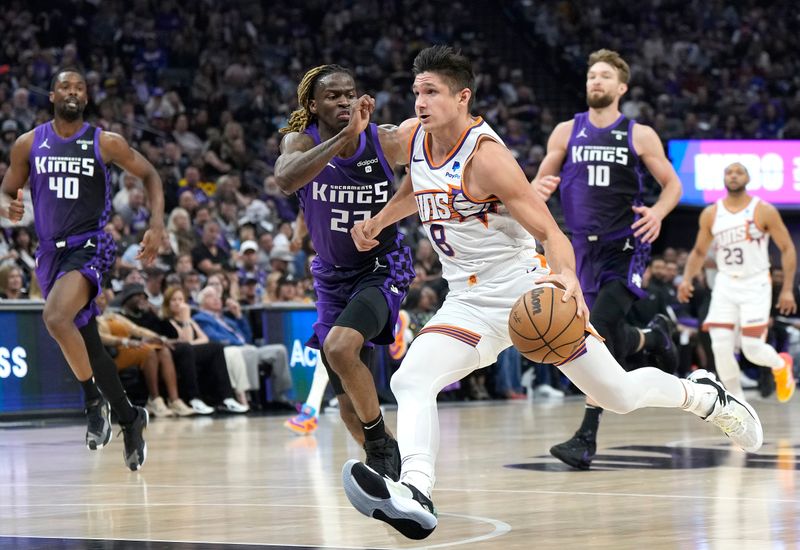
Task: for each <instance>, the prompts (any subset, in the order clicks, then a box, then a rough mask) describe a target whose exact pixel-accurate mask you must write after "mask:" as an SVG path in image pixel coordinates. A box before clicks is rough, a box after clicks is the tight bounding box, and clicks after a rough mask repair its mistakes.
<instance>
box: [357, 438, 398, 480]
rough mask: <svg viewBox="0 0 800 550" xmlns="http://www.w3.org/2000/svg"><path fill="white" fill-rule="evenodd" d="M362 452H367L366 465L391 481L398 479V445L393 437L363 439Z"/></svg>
mask: <svg viewBox="0 0 800 550" xmlns="http://www.w3.org/2000/svg"><path fill="white" fill-rule="evenodd" d="M364 452H365V453H367V460H366V464H367V466H369V467H370V468H372V469H373V470H374V471H376V472H378V474H379V475H382V476H386V477H388V478H389V479H391V480H393V481H397V480H398V479H400V447H399V446H398V445H397V441H396V440H395V439H393V438H391V437H384V438H382V439H378V440H375V441H365V442H364Z"/></svg>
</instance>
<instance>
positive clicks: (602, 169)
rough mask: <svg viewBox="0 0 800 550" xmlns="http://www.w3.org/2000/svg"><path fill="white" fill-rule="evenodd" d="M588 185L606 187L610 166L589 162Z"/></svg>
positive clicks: (609, 179) (609, 180) (609, 178)
mask: <svg viewBox="0 0 800 550" xmlns="http://www.w3.org/2000/svg"><path fill="white" fill-rule="evenodd" d="M586 168H587V169H588V170H589V185H590V186H596V187H608V184H609V183H610V182H611V167H610V166H606V165H604V164H600V165H594V164H589V165H588V166H587V167H586Z"/></svg>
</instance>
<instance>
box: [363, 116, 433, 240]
mask: <svg viewBox="0 0 800 550" xmlns="http://www.w3.org/2000/svg"><path fill="white" fill-rule="evenodd" d="M418 126H419V120H417V119H416V118H409V119H407V120H405V121H403V123H402V124H400V126H393V125H382V126H380V128H378V139H379V140H380V142H381V149H382V150H383V153H384V155H386V160H387V161H388V162H389V164H391V165H392V166H395V165H400V166H403V165H407V164H408V156H409V154H410V151H409V147H410V145H411V138H412V137H413V135H414V132H415V131H416V130H417V127H418ZM416 211H417V201H416V199H415V198H414V187H413V185H412V184H411V176H409V175H408V174H406V175H405V176H403V180H402V181H401V182H400V186H399V187H398V188H397V191H395V194H394V196H393V197H392V198H391V199H390V200H389V202H387V203H386V206H384V207H383V209H382V210H381V211H380V212H378V214H376V215H375V217H373V218H370V219H368V220H366V221H364V222H358V223H356V224H355V225H354V226H353V228H352V229H351V230H350V234H351V235H352V237H353V242H354V243H355V245H356V248H357V249H358V250H359V251H360V252H366V251H367V250H371V249H373V248H375V247H376V246H378V241H377V240H375V237H377V236H378V235H380V233H381V231H383V230H384V228H386V227H388V226H389V225H391V224H393V223H397V222H399V221H400V220H402V219H404V218H407V217H408V216H410V215H412V214H413V213H414V212H416Z"/></svg>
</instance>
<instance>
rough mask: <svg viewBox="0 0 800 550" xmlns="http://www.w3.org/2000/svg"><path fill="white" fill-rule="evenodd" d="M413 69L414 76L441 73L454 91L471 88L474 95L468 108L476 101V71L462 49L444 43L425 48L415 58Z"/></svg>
mask: <svg viewBox="0 0 800 550" xmlns="http://www.w3.org/2000/svg"><path fill="white" fill-rule="evenodd" d="M413 71H414V76H417V75H418V74H420V73H427V72H430V73H436V74H439V75H441V76H442V77H443V78H444V79H445V81H446V82H447V85H448V87H449V88H450V91H452V92H458V91H460V90H463V89H464V88H469V91H470V92H472V95H471V96H470V98H469V105H468V108H470V109H471V108H472V104H473V103H475V73H474V72H473V71H472V62H471V61H470V60H469V59H467V58H466V57H465V56H464V55H462V54H461V52H460V51H456V50H454V49H453V48H451V47H450V46H443V45H438V46H430V47H429V48H425V49H424V50H422V51H421V52H419V53H418V54H417V57H415V58H414V65H413Z"/></svg>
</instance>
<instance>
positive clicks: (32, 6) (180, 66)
mask: <svg viewBox="0 0 800 550" xmlns="http://www.w3.org/2000/svg"><path fill="white" fill-rule="evenodd" d="M301 4H302V7H301V6H300V5H298V4H297V3H291V2H271V3H269V4H264V3H260V2H248V1H245V0H227V1H222V2H217V1H211V0H200V1H194V2H190V1H183V0H160V1H159V2H154V1H151V0H102V1H100V0H64V1H61V2H58V3H53V2H46V1H42V0H27V1H24V2H23V1H10V2H6V3H5V9H4V11H3V12H2V13H0V35H2V36H3V44H2V47H0V176H2V174H3V173H4V172H5V170H6V169H7V166H8V153H9V150H10V147H11V145H12V144H13V143H14V140H15V139H16V138H17V137H18V136H19V135H20V134H22V133H24V132H27V131H28V130H30V129H32V128H33V127H34V126H36V125H37V124H41V123H42V122H45V121H46V120H48V119H50V118H51V113H52V111H51V108H50V104H49V101H48V91H49V87H50V79H51V77H52V75H53V73H54V72H55V71H56V70H57V69H58V68H61V67H78V68H80V69H81V70H82V71H83V72H84V74H85V76H86V80H87V84H88V86H89V96H90V104H89V107H88V110H87V118H88V119H89V120H90V121H91V122H92V123H93V124H96V125H98V126H100V127H102V128H103V129H105V130H109V131H113V132H118V133H120V134H122V135H123V136H124V137H125V138H126V139H127V140H128V141H129V142H130V143H131V145H133V146H134V147H135V148H136V149H138V150H139V151H140V152H141V153H142V154H143V155H145V156H146V157H147V158H148V159H149V160H150V162H152V163H153V165H154V166H155V167H156V168H157V170H158V172H159V174H160V175H161V178H162V180H163V182H164V188H165V195H166V205H167V213H168V219H167V220H166V221H167V228H168V238H167V239H165V241H164V242H163V243H162V248H161V250H160V256H159V259H158V261H157V263H156V265H155V266H153V267H149V268H147V269H142V266H141V265H139V264H138V262H137V260H136V259H135V257H136V253H137V251H138V243H139V240H140V238H141V235H142V232H143V231H144V229H145V228H146V227H147V224H148V221H149V217H150V212H149V210H148V201H147V197H146V194H145V193H144V191H143V189H142V183H141V182H140V181H138V180H137V179H136V178H135V177H133V176H131V175H129V174H125V173H123V172H121V171H119V170H117V169H113V170H112V178H113V183H114V186H115V189H116V193H115V195H114V198H113V205H114V210H115V214H114V216H113V218H112V219H111V222H110V224H109V226H108V228H107V230H108V231H110V232H111V233H112V234H113V235H114V238H115V240H116V241H117V244H118V261H117V264H116V268H115V270H114V272H113V274H112V278H111V281H110V289H111V291H112V292H111V294H110V295H109V296H108V299H109V300H110V302H111V304H112V305H114V306H121V305H122V304H121V302H120V301H121V299H122V297H123V296H124V295H125V294H124V290H125V289H126V288H128V289H130V286H131V285H141V287H142V289H143V291H144V295H146V297H147V299H148V302H149V304H150V306H151V307H152V308H153V310H154V311H157V310H159V308H162V306H163V304H164V292H165V290H166V289H168V288H172V287H177V288H180V289H181V290H182V294H183V296H184V298H185V300H186V302H187V303H188V304H190V306H192V307H194V308H198V307H199V306H200V305H201V304H200V300H199V299H200V293H201V292H202V290H203V288H204V287H206V286H207V285H219V288H222V289H223V295H222V296H223V300H222V303H221V307H222V309H223V310H224V311H226V312H228V313H236V311H235V310H236V308H237V307H239V308H241V307H244V308H245V309H247V307H249V306H259V305H263V304H272V303H279V302H280V303H283V302H304V303H313V301H314V294H313V286H312V282H311V280H310V275H309V271H308V268H307V266H308V264H309V261H310V259H311V257H312V256H313V254H314V252H313V249H312V248H311V246H310V244H309V242H308V240H307V239H302V238H300V236H298V235H297V232H296V223H295V220H296V217H297V213H298V205H297V200H296V199H295V197H293V196H292V197H286V196H284V195H283V194H282V193H281V192H280V190H279V189H278V187H277V185H276V184H275V181H274V177H273V175H272V174H273V167H274V164H275V161H276V159H277V157H278V156H279V154H280V136H279V134H278V129H279V128H280V127H282V126H284V125H285V123H286V121H287V117H288V115H289V114H290V113H291V112H292V110H294V109H295V108H296V107H297V101H296V87H297V84H298V83H299V80H300V78H301V77H302V75H303V74H304V73H305V72H306V71H307V70H308V69H309V68H311V67H314V66H317V65H320V64H325V63H337V64H340V65H344V66H346V67H349V68H351V69H352V70H353V73H354V75H355V78H356V82H357V85H358V86H359V92H363V93H369V94H371V95H373V96H374V97H375V98H376V111H375V114H374V116H373V120H374V121H376V122H378V123H399V122H401V121H402V120H404V119H405V118H408V117H410V116H413V96H412V95H411V93H410V85H411V76H410V65H411V60H412V59H413V57H414V55H415V54H416V53H417V52H418V51H419V50H420V49H422V48H423V47H425V46H428V45H430V44H432V43H448V44H451V45H453V46H455V47H457V48H460V49H461V50H462V51H463V52H464V53H465V54H466V55H467V56H469V57H470V58H471V59H472V60H473V62H474V65H475V67H474V68H475V71H476V75H477V83H476V96H477V97H476V104H475V108H474V111H475V112H476V113H478V114H481V115H482V116H484V117H485V118H486V119H487V120H488V121H489V123H490V124H491V125H492V126H493V127H494V128H495V129H496V130H497V131H498V133H499V134H500V136H501V137H502V138H503V139H504V141H505V143H506V144H507V145H508V146H509V148H510V149H511V150H512V151H513V153H514V155H515V157H516V159H517V161H518V162H519V164H520V166H521V167H522V168H523V170H524V171H525V172H526V174H527V175H528V176H529V177H530V178H532V177H533V176H534V175H535V173H536V171H537V169H538V166H539V163H540V162H541V160H542V158H543V156H544V152H545V145H546V139H547V136H548V135H549V134H550V132H551V131H552V129H553V128H554V126H555V124H557V123H558V122H559V121H561V120H564V119H567V118H570V117H571V116H572V114H573V113H574V112H577V111H580V110H584V109H585V103H584V93H583V90H584V83H583V79H584V75H585V69H586V67H585V62H586V58H587V56H588V54H589V52H590V51H592V50H594V49H597V48H599V47H608V48H611V49H615V50H617V51H619V52H620V53H621V54H622V55H623V57H625V58H626V59H627V61H628V62H629V63H630V65H631V72H632V79H631V83H630V91H629V92H628V94H627V95H626V96H625V98H624V101H623V104H622V110H623V112H624V113H625V114H626V115H628V116H630V117H632V118H636V119H637V120H638V121H640V122H643V123H645V124H649V125H652V126H653V127H654V128H655V129H656V131H657V132H658V133H659V135H660V137H661V138H662V140H664V141H665V142H666V140H668V139H672V138H677V137H681V138H755V139H772V138H786V139H789V138H798V137H800V70H799V69H800V67H798V64H800V60H799V59H798V57H797V56H796V51H797V49H798V46H800V44H798V42H800V38H798V37H800V32H798V30H800V29H798V27H800V21H799V20H798V16H797V10H796V9H794V8H793V5H792V3H791V2H777V3H775V5H772V6H770V7H769V8H766V7H764V6H763V4H762V3H760V2H756V1H752V0H743V1H742V2H737V3H735V4H731V3H727V2H722V1H721V0H711V1H700V0H690V1H688V2H687V1H681V2H678V1H675V0H644V1H642V2H637V3H630V2H621V1H619V0H609V1H608V2H603V3H598V4H595V5H592V6H588V7H581V8H579V7H578V4H577V3H572V2H566V1H557V2H535V1H533V0H513V1H503V2H489V1H483V0H480V1H475V2H458V1H456V2H452V1H448V2H443V1H439V0H428V1H425V2H422V1H415V0H395V1H380V0H307V1H304V2H302V3H301ZM65 22H69V23H68V24H67V23H65ZM608 29H613V31H614V32H613V33H608V32H607V31H608ZM649 189H650V193H651V197H650V198H651V199H652V193H653V192H654V191H655V186H654V185H651V186H650V187H649ZM28 200H29V197H28ZM551 207H552V209H553V211H554V213H555V214H556V217H557V219H559V218H558V212H559V204H558V197H557V196H555V197H554V198H553V199H551ZM30 210H31V209H30V208H28V212H29V213H28V216H30ZM665 223H668V221H667V222H665ZM791 223H792V222H791V220H790V225H791ZM795 223H796V222H795ZM690 229H691V228H690ZM403 231H404V232H405V234H406V238H407V241H408V243H409V244H410V245H411V246H412V247H413V248H414V250H415V258H416V265H415V267H416V271H417V278H416V280H415V282H414V286H413V288H412V291H411V293H410V295H409V297H408V299H407V302H406V310H407V312H408V313H409V317H408V319H409V323H408V326H407V327H403V328H404V329H406V330H407V331H408V332H407V333H406V336H408V337H412V336H413V333H414V332H415V331H416V330H419V328H421V326H422V324H424V322H425V321H426V320H427V318H429V317H430V316H431V315H432V314H433V312H435V311H436V309H437V307H438V306H439V305H440V304H441V301H442V300H443V298H444V296H445V295H446V292H447V285H446V283H445V282H444V281H443V280H442V278H441V265H440V264H439V262H438V260H437V257H436V254H435V252H434V250H433V248H432V247H431V245H430V243H429V242H428V241H427V240H426V239H425V238H424V237H423V234H422V233H421V231H419V228H418V224H417V222H416V219H410V220H407V221H406V222H404V223H403ZM686 235H689V233H686ZM691 245H692V242H691V240H690V238H689V237H686V238H684V239H683V240H681V241H676V242H663V240H662V242H660V243H659V244H658V245H657V247H656V250H657V252H658V253H659V254H658V256H657V257H655V258H654V259H653V262H652V265H651V267H650V269H649V270H648V278H647V281H648V285H647V286H648V291H649V292H650V293H651V295H652V296H654V298H653V299H652V300H649V301H643V304H642V305H641V306H640V308H639V309H642V310H645V311H638V312H637V311H634V313H633V315H634V316H636V315H641V318H642V319H645V316H646V315H647V314H648V313H649V311H647V308H656V309H658V310H660V309H662V308H666V307H667V306H671V307H672V308H673V309H674V310H675V312H676V315H677V317H678V318H679V319H680V322H681V336H680V339H681V340H680V343H681V344H682V346H683V347H682V349H683V356H682V359H681V365H680V367H679V369H680V370H681V371H682V372H681V373H680V374H685V373H686V372H687V371H688V370H690V369H691V368H693V367H695V366H702V367H706V368H708V367H713V358H711V354H710V348H709V346H708V342H707V338H705V337H704V335H703V334H702V333H698V331H697V327H698V326H699V324H700V322H701V321H702V318H703V316H704V308H707V300H708V296H707V294H708V293H707V292H705V293H704V292H698V294H697V296H696V298H695V300H694V301H693V303H692V304H690V305H689V306H682V305H678V304H677V301H676V299H675V286H676V285H677V284H678V283H679V282H680V277H679V273H681V272H682V270H683V265H684V263H685V260H686V256H687V249H688V248H690V247H691ZM35 247H36V235H35V231H34V229H33V225H32V223H31V219H30V217H28V218H26V220H25V223H24V224H23V226H21V227H14V228H12V227H10V226H9V225H8V224H6V225H4V229H3V231H0V265H2V267H0V293H2V296H4V297H5V298H6V299H28V298H33V299H36V298H39V297H40V293H39V291H38V288H37V284H36V281H35V278H34V276H33V265H34V260H33V252H34V250H35ZM713 274H714V269H713V265H710V264H709V266H708V271H707V274H706V275H707V276H706V277H704V282H705V283H706V284H705V288H706V290H707V289H708V288H709V287H710V286H711V284H713ZM780 276H781V274H779V273H775V274H774V280H778V279H779V277H780ZM790 276H793V274H790ZM128 297H129V298H130V296H128ZM115 300H116V302H115ZM654 303H655V305H654ZM176 311H177V310H176ZM636 320H637V319H634V321H636ZM644 322H645V323H646V320H645V321H644ZM795 328H796V327H793V326H792V323H791V322H782V321H779V322H778V323H776V325H775V327H774V329H773V334H772V338H773V339H778V340H779V341H780V345H782V346H783V347H784V348H788V347H790V346H792V345H793V343H794V344H795V345H796V346H797V345H798V344H797V342H796V340H797V334H796V332H797V331H796V330H795ZM793 331H794V332H793ZM401 333H402V332H401ZM257 334H258V333H257V331H256V340H257ZM641 360H642V361H646V360H647V358H642V359H641ZM798 363H800V361H798ZM523 371H524V372H525V375H526V376H525V377H524V378H525V380H521V374H522V373H523ZM531 378H534V379H535V380H536V381H535V382H533V383H531ZM768 383H769V381H768V380H766V381H764V382H763V384H762V391H765V392H768V391H770V389H769V388H768V387H765V386H764V385H768ZM532 386H535V388H536V389H534V390H533V393H534V395H536V394H537V390H538V395H539V396H540V397H559V396H560V395H563V393H562V391H571V388H570V387H569V385H568V383H567V382H566V381H565V380H562V379H560V378H559V377H558V376H557V373H555V372H553V369H551V368H550V367H546V366H541V365H538V366H533V365H529V364H526V363H525V362H524V360H521V359H520V357H519V356H518V355H517V354H515V352H513V351H510V352H507V353H506V354H504V355H503V356H501V359H500V360H499V361H498V364H497V365H495V366H493V367H491V368H489V369H485V370H484V371H482V372H478V373H476V374H475V375H474V376H472V377H470V379H469V380H468V381H467V382H466V383H465V384H462V385H461V387H460V388H453V389H454V391H453V392H451V393H452V395H453V396H455V398H471V399H485V398H489V397H497V398H518V397H523V396H524V392H525V391H527V392H529V393H530V391H531V387H532ZM240 397H241V396H240ZM239 401H240V402H245V403H246V401H245V400H244V399H239Z"/></svg>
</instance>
